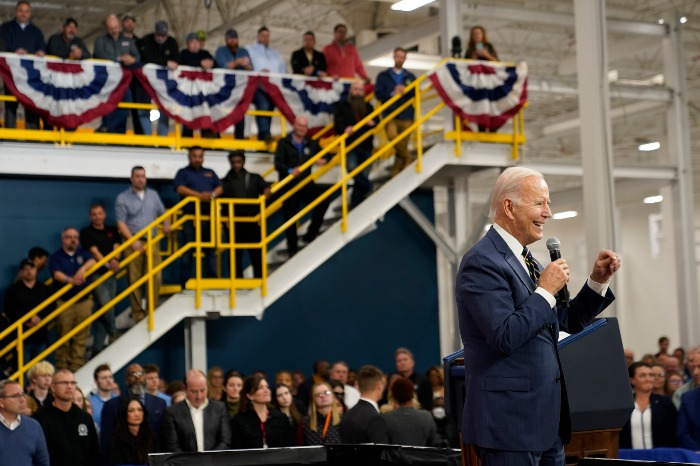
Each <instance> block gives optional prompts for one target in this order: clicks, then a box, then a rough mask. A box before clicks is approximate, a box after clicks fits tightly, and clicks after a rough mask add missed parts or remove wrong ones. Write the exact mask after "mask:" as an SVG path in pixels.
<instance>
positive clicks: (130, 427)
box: [107, 398, 156, 466]
mask: <svg viewBox="0 0 700 466" xmlns="http://www.w3.org/2000/svg"><path fill="white" fill-rule="evenodd" d="M146 416H147V413H146V409H145V407H144V406H143V403H141V400H139V399H138V398H127V399H125V400H124V401H123V402H122V403H121V405H120V406H119V413H118V418H117V426H116V427H115V428H114V431H112V436H111V437H110V439H109V448H108V450H107V458H108V460H109V464H110V465H114V466H117V465H126V464H128V465H135V464H148V454H149V453H153V452H154V451H156V444H155V436H154V435H153V432H151V428H150V427H149V425H148V422H146Z"/></svg>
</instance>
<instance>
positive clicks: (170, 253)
mask: <svg viewBox="0 0 700 466" xmlns="http://www.w3.org/2000/svg"><path fill="white" fill-rule="evenodd" d="M426 76H427V75H423V76H420V77H419V78H418V79H416V80H415V81H414V82H412V83H411V84H410V85H408V86H407V87H406V89H405V91H404V94H402V95H396V96H394V97H392V98H391V99H389V100H388V101H387V102H385V103H384V104H381V105H378V106H377V107H376V108H375V109H374V111H373V112H371V113H370V114H369V115H367V116H366V117H365V118H363V119H362V120H361V121H359V122H358V123H357V124H356V125H355V126H353V132H356V131H358V130H359V129H363V128H364V127H365V125H366V123H367V122H369V121H370V120H373V119H379V123H378V124H376V125H375V126H374V127H371V128H370V129H368V130H366V132H365V133H364V134H363V135H361V136H360V137H358V138H357V139H356V140H354V141H352V142H350V143H348V135H347V134H342V135H337V136H336V137H335V138H333V139H332V140H330V141H329V142H328V143H327V144H326V145H325V146H324V147H323V148H322V149H321V151H319V152H318V153H317V154H315V155H314V156H313V157H311V158H310V159H309V160H307V161H306V162H305V163H304V164H302V165H301V166H300V167H299V170H300V171H302V172H303V171H306V170H310V169H311V167H312V166H314V165H315V164H316V162H317V161H318V160H319V159H320V158H322V157H325V158H327V159H329V160H328V162H327V163H326V164H324V165H322V166H320V167H318V169H317V170H315V171H314V172H313V173H311V174H310V175H309V176H308V177H305V178H304V179H302V180H301V181H299V182H298V183H295V184H294V186H292V187H289V184H290V183H291V181H292V180H293V179H294V176H293V175H289V176H287V177H285V178H284V179H282V180H280V181H279V182H277V183H275V184H274V185H273V186H272V187H271V191H272V193H273V195H276V196H274V200H272V201H268V199H267V198H266V197H265V196H264V195H261V196H260V197H259V198H257V199H222V198H217V199H216V200H215V201H213V205H212V206H211V213H210V215H209V216H205V215H203V214H202V206H201V201H200V199H199V198H196V197H188V198H185V199H183V200H182V201H180V202H179V203H178V204H176V205H175V206H174V207H172V208H171V209H169V210H168V211H167V212H165V213H164V214H163V215H161V216H160V217H158V218H157V219H156V220H154V221H153V222H152V223H151V224H150V225H148V226H147V227H146V228H145V229H144V230H142V231H141V232H140V233H139V234H136V235H134V236H133V237H132V238H130V239H129V240H127V241H125V242H124V243H122V244H121V245H120V246H119V247H118V248H117V249H115V250H114V251H113V252H112V253H110V254H108V255H106V256H105V257H104V258H103V259H102V260H100V261H98V262H97V263H96V264H95V265H94V266H93V267H91V268H90V269H89V270H88V271H87V273H86V276H87V277H89V276H90V275H91V274H93V273H94V272H95V271H96V270H100V269H101V268H102V266H104V265H105V264H106V263H107V262H109V261H111V260H112V259H117V258H118V257H119V256H120V255H123V253H124V252H125V251H126V250H127V249H128V248H130V246H131V245H132V244H133V243H134V242H135V241H136V240H137V239H139V238H140V239H143V238H146V239H145V242H146V247H145V248H144V251H151V250H152V248H154V247H158V248H159V250H160V244H161V240H163V239H164V238H165V239H167V246H166V249H165V251H161V254H162V255H165V259H163V260H162V262H161V263H160V264H158V265H157V266H154V265H153V262H152V259H151V255H150V254H147V273H145V274H144V275H143V276H142V277H141V278H139V279H138V280H136V281H134V282H133V283H130V284H129V286H127V287H126V288H125V289H124V290H123V291H121V292H120V293H118V294H117V296H115V297H114V298H113V299H112V300H111V301H110V302H108V303H106V304H105V305H104V306H102V307H101V308H100V309H98V310H96V311H95V312H93V313H92V315H91V316H90V317H89V318H88V319H86V320H85V321H84V322H83V323H81V324H80V325H78V326H77V327H75V328H74V329H72V330H71V331H70V332H68V333H67V334H66V335H64V336H62V337H61V338H60V339H59V340H57V341H56V342H54V343H53V344H51V345H50V346H49V347H47V348H46V349H45V350H44V351H43V352H42V353H41V354H39V355H38V356H36V357H35V358H33V359H32V360H30V361H25V357H24V351H23V345H22V344H21V342H23V341H24V339H26V338H27V337H29V336H31V335H33V334H34V333H35V332H36V331H37V330H39V329H40V328H42V327H44V326H46V325H49V324H50V323H51V322H53V321H54V320H55V319H56V317H57V316H58V315H60V314H61V313H62V312H63V311H64V310H65V309H67V308H68V307H70V306H71V305H72V304H74V303H76V302H77V301H79V300H80V299H81V298H83V297H84V296H87V295H88V294H90V293H91V292H92V291H93V290H94V289H95V288H96V287H97V286H99V285H100V284H101V283H102V282H104V281H105V280H107V279H108V278H110V277H112V276H113V275H114V273H120V272H122V270H123V269H124V268H125V267H127V266H128V264H129V263H130V262H131V261H133V260H135V259H136V258H137V257H138V256H139V255H140V254H144V252H138V251H134V252H132V253H131V254H129V255H128V256H126V257H123V258H122V259H121V261H120V262H119V270H118V271H116V272H112V271H109V272H107V273H105V274H103V275H101V276H100V277H98V278H97V279H96V280H94V281H92V282H91V283H89V284H88V285H87V286H86V287H85V288H84V289H82V290H81V291H80V292H79V293H77V294H76V295H75V296H73V297H71V298H70V299H67V300H65V302H61V303H59V305H58V306H57V308H56V309H55V310H54V311H53V312H51V313H50V314H49V315H48V316H47V317H45V318H44V319H42V320H41V321H40V323H39V324H38V325H36V326H34V327H32V328H30V329H25V328H24V324H25V323H26V322H27V321H28V320H30V319H32V317H34V316H35V315H37V314H38V313H39V312H41V311H43V310H44V309H46V307H48V306H50V305H51V303H54V302H58V301H60V300H61V297H62V296H63V295H65V293H67V292H68V291H69V290H70V289H71V288H72V285H65V286H64V287H63V288H61V289H60V290H59V291H57V292H56V293H55V294H54V295H53V296H52V297H51V298H50V299H49V300H47V301H46V302H44V303H42V304H41V305H39V306H37V307H36V308H35V309H33V310H32V311H30V312H29V313H27V314H26V315H24V316H23V317H22V318H21V319H19V320H18V321H17V322H15V323H13V324H12V325H10V326H9V327H8V328H7V329H6V330H3V331H2V332H0V340H2V339H3V338H6V337H8V336H10V335H15V339H14V340H13V341H12V342H11V343H10V344H8V345H7V346H5V348H2V349H0V357H3V356H5V355H7V354H8V353H9V352H10V351H12V350H15V351H16V353H17V366H18V370H17V372H16V373H15V374H13V375H12V378H15V379H19V380H20V381H21V382H22V383H23V381H24V380H23V378H24V374H25V373H26V371H27V370H28V369H29V368H30V367H31V366H32V365H33V364H35V363H36V362H38V361H40V360H42V359H44V358H46V357H47V356H48V355H50V354H51V353H53V352H54V351H55V350H56V349H57V348H58V347H60V346H61V345H62V344H64V343H66V342H67V341H68V340H69V339H70V338H72V337H73V336H74V335H76V334H77V333H78V332H80V331H81V330H83V329H84V328H85V327H87V326H89V325H90V324H91V323H92V322H94V321H95V320H97V319H98V318H100V317H101V316H102V315H103V314H104V313H106V312H107V311H108V310H109V309H111V308H112V307H114V306H115V305H116V304H117V303H118V302H120V301H122V300H123V299H125V298H126V297H127V296H128V295H129V294H130V293H131V292H132V291H133V290H135V289H136V288H137V287H141V286H146V287H147V296H148V309H147V318H148V329H149V331H152V330H153V328H154V311H155V307H156V296H157V294H158V293H159V290H155V289H154V281H155V280H154V277H155V275H156V274H158V273H161V272H162V271H163V270H164V269H165V268H166V267H168V266H170V265H172V264H173V263H174V262H175V261H177V260H178V259H179V258H181V257H182V256H183V255H184V254H188V253H192V254H194V256H195V258H196V260H195V273H194V276H193V277H192V280H191V281H190V282H188V284H187V285H186V287H187V288H191V289H193V290H194V291H195V293H194V294H195V307H196V308H199V307H200V306H201V298H202V291H203V290H206V289H212V288H216V289H228V290H229V291H230V295H229V296H230V298H229V306H230V307H231V308H233V307H234V306H235V292H236V290H238V289H250V288H258V287H260V290H261V295H262V296H265V295H266V294H267V277H268V270H267V261H266V260H265V257H266V255H267V251H268V250H269V249H270V248H271V247H272V244H273V242H274V241H275V240H277V238H279V237H280V236H281V235H282V234H283V233H284V231H285V230H286V229H287V228H289V227H295V226H294V225H295V224H296V223H297V222H298V221H300V220H301V219H302V218H303V217H304V216H306V215H308V214H309V213H310V212H311V211H312V210H313V209H314V208H316V207H317V206H318V205H319V204H321V203H322V202H324V201H325V200H327V199H328V198H329V197H330V196H332V195H334V194H336V193H339V194H340V198H341V224H340V227H341V231H343V232H345V231H347V222H348V211H349V207H348V196H347V190H348V182H349V181H350V180H352V179H353V178H354V177H355V176H356V175H358V174H359V173H360V172H362V171H363V170H364V169H365V168H367V167H369V166H370V165H371V164H373V163H374V162H376V161H377V160H379V159H380V158H382V157H384V156H385V155H386V154H387V153H388V152H389V151H391V150H392V149H393V147H394V146H395V145H396V144H397V143H398V142H399V141H401V140H403V139H404V138H407V137H410V136H411V135H412V134H413V135H414V136H415V143H414V146H415V152H416V164H415V170H416V172H418V173H420V172H421V171H422V161H423V155H424V153H423V152H424V147H423V136H424V134H423V129H422V126H423V125H424V124H425V123H426V122H428V121H429V120H430V119H431V118H432V117H433V116H434V115H436V114H437V113H438V112H439V111H441V110H442V109H443V108H444V107H445V104H444V103H443V102H442V100H440V99H435V96H436V94H435V92H433V86H432V84H431V83H430V81H429V80H427V79H426ZM410 93H413V95H412V96H411V97H410V98H409V99H407V100H406V102H404V103H403V104H401V105H400V106H398V108H396V109H394V110H393V111H392V112H391V113H390V114H389V115H388V116H386V117H384V118H381V115H382V114H383V113H384V112H385V111H386V110H387V109H388V108H389V107H390V106H392V105H393V104H394V103H396V102H397V101H398V100H400V99H402V98H404V97H405V96H407V95H409V94H410ZM433 103H434V105H433V106H432V107H430V108H429V109H428V107H429V105H427V104H431V105H432V104H433ZM409 106H413V107H414V110H415V119H414V122H413V123H412V124H411V125H410V126H409V127H408V128H407V129H405V130H404V131H402V132H401V133H400V134H399V135H398V136H397V137H396V138H394V139H393V140H390V141H388V142H387V143H386V144H384V145H382V146H381V147H380V148H378V150H376V151H375V152H374V153H373V154H372V155H371V156H370V157H369V158H368V159H367V160H366V161H365V162H363V163H362V164H360V165H359V166H357V167H356V168H355V169H353V170H352V171H350V172H348V170H347V156H348V153H349V152H350V151H352V150H353V149H354V148H355V147H357V145H358V144H360V143H361V142H362V141H364V140H366V139H367V138H370V137H374V136H375V135H378V134H381V132H383V130H384V127H385V126H386V124H387V123H388V122H390V121H392V120H393V119H394V118H395V117H396V116H397V115H398V114H400V113H401V112H402V111H403V110H404V109H405V108H407V107H409ZM270 113H272V112H270ZM454 126H455V127H454V129H453V130H451V131H446V132H445V133H444V138H445V139H448V140H454V141H455V142H456V144H455V155H456V156H457V157H459V156H460V155H461V150H462V142H463V141H480V142H493V143H501V144H509V145H511V146H512V154H513V158H514V159H516V158H517V157H518V146H519V145H520V144H523V143H524V142H525V136H524V132H523V115H522V111H521V112H520V113H518V115H517V116H516V117H515V118H514V120H513V130H512V133H478V132H471V131H465V130H464V122H462V121H461V120H460V119H459V118H456V119H455V121H454ZM8 131H9V130H8ZM17 131H20V130H17ZM39 133H40V132H39ZM74 134H75V133H74ZM1 136H2V134H1V133H0V137H1ZM132 137H133V136H132ZM148 138H150V137H148ZM338 165H339V166H340V178H339V179H338V181H337V182H336V183H334V184H333V185H331V186H330V187H329V188H328V189H326V190H325V191H324V192H323V193H322V194H321V195H319V196H318V197H317V198H316V199H315V200H314V201H312V202H311V203H309V204H308V205H306V206H305V207H304V208H303V209H301V210H300V211H299V212H298V213H297V214H296V215H294V216H293V217H292V218H290V219H287V220H286V221H285V222H284V223H283V224H282V225H281V226H279V227H278V228H276V229H275V230H273V231H269V232H268V231H267V230H268V227H267V225H268V220H269V219H270V217H271V216H272V215H274V214H275V213H276V212H278V211H279V210H280V209H281V207H282V205H283V203H284V202H285V201H286V200H287V199H289V198H290V197H291V196H293V195H294V194H295V193H296V192H297V191H299V190H300V189H302V188H303V187H304V186H306V185H307V184H308V183H310V182H312V181H314V180H318V178H320V177H321V176H323V175H325V174H326V173H327V172H328V171H329V170H331V169H333V168H334V167H337V166H338ZM273 169H274V167H273ZM237 205H256V206H257V207H258V209H256V210H258V212H259V213H258V214H257V215H255V216H236V215H235V206H237ZM192 207H193V208H194V213H189V214H188V213H184V214H183V211H184V210H192ZM222 209H226V212H228V215H222ZM186 222H193V224H194V227H195V228H194V230H195V240H194V241H193V242H190V243H188V244H182V245H178V242H177V240H176V237H175V234H176V233H177V232H178V231H179V230H182V228H183V226H184V225H185V223H186ZM202 222H208V223H209V229H210V231H211V237H210V238H209V239H208V240H206V241H205V240H204V239H203V238H202V228H201V227H200V226H201V225H202ZM238 222H254V223H258V224H259V226H260V229H261V240H260V242H258V243H239V242H237V241H236V238H235V234H234V232H235V224H236V223H238ZM167 225H169V226H170V233H168V232H167V227H166V226H167ZM154 230H155V231H157V233H156V234H154V233H153V231H154ZM226 231H227V232H228V233H229V235H228V240H226V239H225V235H224V233H225V232H226ZM205 248H212V249H216V250H217V252H222V251H227V252H228V253H229V256H230V263H229V270H228V274H229V277H230V278H218V279H203V278H202V262H201V259H202V258H203V257H204V254H203V249H205ZM253 248H259V249H260V250H261V255H262V257H263V261H262V277H261V278H255V279H241V278H237V277H236V273H235V270H236V263H235V261H236V254H235V252H236V250H238V249H253ZM122 273H123V272H122Z"/></svg>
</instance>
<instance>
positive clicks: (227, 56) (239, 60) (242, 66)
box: [214, 29, 253, 139]
mask: <svg viewBox="0 0 700 466" xmlns="http://www.w3.org/2000/svg"><path fill="white" fill-rule="evenodd" d="M224 37H225V38H226V44H225V45H222V46H221V47H219V48H217V49H216V52H215V53H214V59H215V61H216V66H217V67H218V68H225V69H229V70H245V71H251V70H252V69H253V65H252V63H251V62H250V55H249V54H248V51H247V50H246V49H244V48H243V47H239V46H238V32H236V30H235V29H229V30H228V31H226V34H225V35H224ZM233 134H234V136H235V138H236V139H244V138H245V120H241V121H240V122H238V123H236V124H235V125H234V126H233Z"/></svg>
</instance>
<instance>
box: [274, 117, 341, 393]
mask: <svg viewBox="0 0 700 466" xmlns="http://www.w3.org/2000/svg"><path fill="white" fill-rule="evenodd" d="M308 132H309V122H308V120H307V119H306V117H303V116H301V115H300V116H297V117H296V118H295V119H294V123H293V128H292V133H291V134H288V135H287V136H286V137H284V138H282V139H281V140H280V141H279V143H278V144H277V151H276V152H275V168H276V169H277V173H278V177H279V181H282V180H283V179H285V178H286V177H287V176H289V175H292V176H293V177H294V179H293V180H291V181H290V182H289V183H288V184H287V185H286V186H285V187H284V188H283V189H282V190H281V191H280V193H279V195H280V196H282V195H283V194H284V193H285V192H287V191H289V190H290V189H292V188H293V187H294V186H296V185H297V184H299V183H301V182H303V181H304V180H305V179H306V178H307V177H308V176H309V175H311V168H307V169H306V170H304V171H300V170H299V167H300V166H301V165H303V164H304V163H306V162H307V161H308V160H309V159H311V158H313V157H314V156H315V155H316V154H318V153H319V152H320V151H321V146H320V145H319V144H318V142H316V141H314V140H313V139H311V138H309V137H308V136H307V133H308ZM330 158H331V155H330V154H327V155H326V156H325V157H321V158H319V159H318V160H316V165H325V164H326V163H327V162H328V160H330ZM320 194H321V190H320V189H319V188H317V187H316V184H315V183H314V182H313V181H309V182H308V183H307V184H305V185H304V186H303V187H302V188H301V189H299V190H298V191H297V192H296V193H294V195H292V196H291V197H289V198H288V199H287V200H285V201H284V203H283V205H282V212H283V213H284V220H285V222H286V221H289V220H290V219H291V218H292V217H294V216H295V215H296V214H297V213H298V212H299V211H300V210H301V203H302V201H303V202H305V203H306V204H310V203H311V202H313V201H314V200H315V199H316V198H317V197H318V196H319V195H320ZM329 204H330V200H329V199H326V200H324V201H323V202H321V203H319V204H318V205H317V206H316V207H315V208H314V210H313V214H312V215H311V224H310V225H309V228H308V230H307V231H306V234H305V235H304V238H303V239H304V241H305V242H306V243H310V242H311V241H313V240H314V239H315V238H316V236H317V235H318V232H319V231H320V230H321V225H322V224H323V216H324V215H325V213H326V209H327V208H328V205H329ZM285 235H286V237H287V249H288V251H289V257H292V256H293V255H295V254H296V253H297V251H298V250H299V245H298V244H297V227H296V224H294V225H290V227H289V228H287V230H286V231H285ZM326 364H328V362H326ZM326 377H327V375H326ZM307 382H308V383H307V385H306V387H305V388H308V387H310V383H312V382H313V381H307ZM299 390H300V392H299V393H298V394H297V397H298V398H299V399H300V400H301V401H302V402H304V403H308V398H306V397H307V396H308V394H309V392H308V389H307V390H306V391H305V392H302V391H301V390H302V389H301V387H300V388H299Z"/></svg>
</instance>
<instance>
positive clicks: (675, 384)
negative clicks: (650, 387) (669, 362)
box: [664, 372, 683, 396]
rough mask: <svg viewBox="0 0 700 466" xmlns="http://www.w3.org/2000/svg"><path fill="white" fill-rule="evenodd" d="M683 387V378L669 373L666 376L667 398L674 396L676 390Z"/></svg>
mask: <svg viewBox="0 0 700 466" xmlns="http://www.w3.org/2000/svg"><path fill="white" fill-rule="evenodd" d="M682 385H683V377H681V375H680V374H676V373H675V372H669V373H668V374H666V385H665V386H664V394H665V395H667V396H673V394H674V393H676V390H678V389H679V388H681V386H682Z"/></svg>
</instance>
